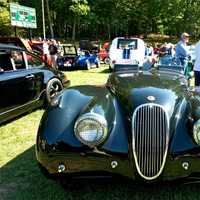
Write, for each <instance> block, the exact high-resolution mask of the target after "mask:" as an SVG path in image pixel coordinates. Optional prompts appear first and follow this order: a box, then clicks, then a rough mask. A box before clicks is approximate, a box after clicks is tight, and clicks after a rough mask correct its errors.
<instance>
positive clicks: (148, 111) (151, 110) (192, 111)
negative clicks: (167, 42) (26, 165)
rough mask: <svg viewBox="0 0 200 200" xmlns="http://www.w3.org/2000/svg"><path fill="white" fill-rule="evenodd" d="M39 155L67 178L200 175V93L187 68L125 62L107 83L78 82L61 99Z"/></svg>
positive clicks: (43, 131)
mask: <svg viewBox="0 0 200 200" xmlns="http://www.w3.org/2000/svg"><path fill="white" fill-rule="evenodd" d="M122 69H125V70H122ZM36 156H37V160H38V162H39V164H40V166H41V167H42V169H45V170H46V172H48V173H49V174H59V173H61V174H67V175H69V176H67V177H71V176H70V175H72V177H73V176H84V175H86V176H88V175H90V176H95V177H97V176H98V175H99V176H102V175H103V176H107V175H122V176H124V177H127V178H130V179H132V180H136V181H141V182H143V181H144V182H152V181H162V180H175V179H181V178H185V179H187V180H188V179H190V180H191V179H193V180H199V178H198V177H199V175H200V96H199V94H196V93H195V92H194V91H193V90H192V89H191V88H190V87H189V86H188V81H187V79H186V78H185V77H184V75H183V69H182V67H181V66H165V65H163V66H161V65H160V66H157V67H154V68H151V69H148V70H147V71H144V70H143V69H141V68H140V69H139V68H138V66H131V65H129V66H117V67H116V71H114V72H113V73H112V74H110V76H109V78H108V81H107V83H106V85H105V86H89V85H85V86H77V87H71V88H69V89H67V90H64V91H63V92H62V94H59V95H58V96H57V97H56V98H55V99H54V100H53V103H52V106H51V107H50V108H49V109H48V110H47V111H46V112H45V113H44V115H43V118H42V120H41V123H40V127H39V130H38V134H37V144H36ZM181 180H182V179H181Z"/></svg>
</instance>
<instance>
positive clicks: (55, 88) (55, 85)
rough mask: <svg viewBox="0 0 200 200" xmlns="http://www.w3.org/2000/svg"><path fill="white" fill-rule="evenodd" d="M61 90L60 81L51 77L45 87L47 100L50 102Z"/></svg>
mask: <svg viewBox="0 0 200 200" xmlns="http://www.w3.org/2000/svg"><path fill="white" fill-rule="evenodd" d="M62 90H63V85H62V83H61V81H60V80H59V79H57V78H53V79H51V80H50V81H49V82H48V84H47V87H46V98H47V102H48V103H50V102H51V101H52V99H53V98H54V97H55V96H56V95H57V94H58V93H59V92H60V91H62Z"/></svg>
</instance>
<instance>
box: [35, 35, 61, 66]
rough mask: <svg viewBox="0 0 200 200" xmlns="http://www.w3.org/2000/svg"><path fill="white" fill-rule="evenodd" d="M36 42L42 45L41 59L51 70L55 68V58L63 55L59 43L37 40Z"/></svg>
mask: <svg viewBox="0 0 200 200" xmlns="http://www.w3.org/2000/svg"><path fill="white" fill-rule="evenodd" d="M37 42H41V43H42V49H41V51H42V56H43V59H44V60H45V61H46V62H47V63H48V64H49V65H50V66H51V67H53V68H57V62H56V60H57V57H58V56H62V55H63V47H62V44H61V43H60V41H56V40H55V39H51V40H47V39H44V40H42V39H41V38H39V39H38V40H37Z"/></svg>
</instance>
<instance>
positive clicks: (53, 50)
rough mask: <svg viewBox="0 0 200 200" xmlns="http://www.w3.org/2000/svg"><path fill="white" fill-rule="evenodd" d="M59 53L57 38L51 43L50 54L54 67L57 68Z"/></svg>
mask: <svg viewBox="0 0 200 200" xmlns="http://www.w3.org/2000/svg"><path fill="white" fill-rule="evenodd" d="M57 53H58V48H57V44H56V41H55V40H52V41H51V44H50V45H49V54H50V57H51V66H52V67H53V68H57V62H56V61H57Z"/></svg>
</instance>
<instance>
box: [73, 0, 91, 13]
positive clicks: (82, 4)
mask: <svg viewBox="0 0 200 200" xmlns="http://www.w3.org/2000/svg"><path fill="white" fill-rule="evenodd" d="M69 10H71V11H72V12H73V13H74V14H75V15H78V16H84V15H87V14H88V12H89V11H90V7H89V6H88V2H87V1H86V0H72V5H71V6H70V7H69Z"/></svg>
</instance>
